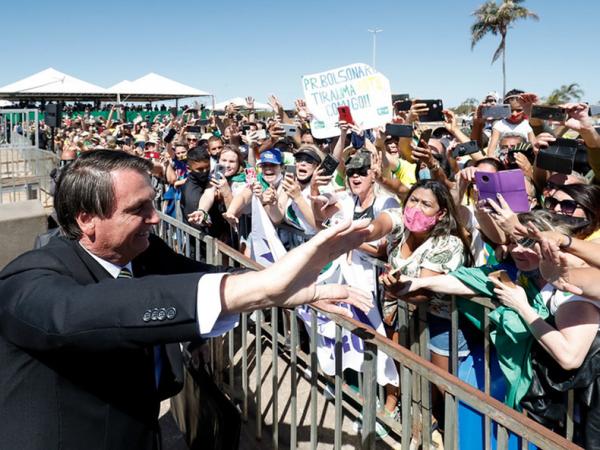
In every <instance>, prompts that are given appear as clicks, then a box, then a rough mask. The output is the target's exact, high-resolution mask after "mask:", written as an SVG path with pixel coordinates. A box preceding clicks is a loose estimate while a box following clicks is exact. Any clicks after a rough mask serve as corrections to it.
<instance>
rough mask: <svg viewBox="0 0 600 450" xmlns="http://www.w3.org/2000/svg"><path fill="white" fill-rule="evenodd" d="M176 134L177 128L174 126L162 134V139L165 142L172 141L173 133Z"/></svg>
mask: <svg viewBox="0 0 600 450" xmlns="http://www.w3.org/2000/svg"><path fill="white" fill-rule="evenodd" d="M176 134H177V130H176V129H175V128H169V129H168V130H167V131H166V132H165V133H164V135H163V141H164V142H165V143H166V144H169V143H171V142H173V139H174V138H175V135H176Z"/></svg>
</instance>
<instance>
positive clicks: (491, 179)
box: [475, 169, 529, 212]
mask: <svg viewBox="0 0 600 450" xmlns="http://www.w3.org/2000/svg"><path fill="white" fill-rule="evenodd" d="M475 184H476V185H477V189H478V190H479V199H480V200H487V199H488V198H491V199H492V200H494V201H495V202H496V203H498V197H497V194H502V196H503V197H504V200H506V203H508V206H510V209H512V210H513V211H514V212H528V211H529V197H528V196H527V189H526V188H525V175H523V172H522V171H521V170H520V169H514V170H503V171H501V172H497V173H493V172H475Z"/></svg>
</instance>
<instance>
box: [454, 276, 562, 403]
mask: <svg viewBox="0 0 600 450" xmlns="http://www.w3.org/2000/svg"><path fill="white" fill-rule="evenodd" d="M499 268H500V267H499V266H483V267H472V268H469V267H461V268H459V269H458V270H456V271H454V272H450V274H449V275H452V276H453V277H456V278H457V279H458V280H460V282H461V283H463V284H464V285H465V286H468V287H469V288H471V289H472V290H473V291H475V292H476V293H477V295H480V296H483V297H489V298H495V294H494V285H493V284H492V283H491V282H490V281H489V279H488V277H487V276H488V274H490V273H491V272H494V271H495V270H498V269H499ZM517 284H519V285H521V287H523V289H525V293H526V294H527V298H528V299H529V303H530V304H531V306H532V307H533V309H534V310H535V311H536V312H537V313H538V314H539V316H540V317H541V318H542V319H546V318H547V317H548V316H549V314H550V313H549V311H548V308H547V307H546V305H545V303H544V301H543V299H542V296H541V294H540V291H539V289H538V288H537V287H536V286H535V284H534V283H533V281H532V280H531V279H529V278H527V277H526V276H524V275H523V274H520V273H519V274H517ZM456 305H457V307H458V310H459V311H460V312H461V313H463V314H464V315H465V316H466V317H467V318H469V320H470V321H471V322H473V324H474V325H475V326H476V327H477V328H478V329H479V330H482V331H483V314H484V312H485V309H484V307H483V306H481V305H478V304H476V303H473V302H471V301H469V300H468V299H465V298H458V299H457V301H456ZM488 317H489V320H490V340H491V341H492V343H493V344H494V345H495V346H496V349H497V352H496V354H497V355H498V362H499V363H500V368H501V369H502V373H503V374H504V377H505V378H506V380H507V384H508V386H507V390H506V398H505V400H504V403H506V405H508V406H510V407H511V408H515V409H517V410H519V411H520V410H521V407H520V405H519V403H520V401H521V399H522V398H523V397H524V396H525V394H526V393H527V391H528V390H529V387H530V385H531V380H532V376H533V368H532V364H531V345H532V344H533V340H534V339H535V338H534V337H533V335H532V334H531V332H530V331H529V327H528V326H527V324H526V323H525V322H524V321H523V319H522V318H521V316H520V315H519V314H518V313H517V312H516V311H515V310H513V309H511V308H508V307H506V306H498V307H497V308H496V309H495V310H493V311H491V312H490V313H489V316H488Z"/></svg>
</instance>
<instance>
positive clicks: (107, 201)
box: [54, 150, 152, 239]
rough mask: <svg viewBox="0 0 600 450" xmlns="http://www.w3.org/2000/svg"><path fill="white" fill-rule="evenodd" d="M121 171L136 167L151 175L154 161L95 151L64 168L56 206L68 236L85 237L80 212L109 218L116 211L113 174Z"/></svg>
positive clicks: (128, 155)
mask: <svg viewBox="0 0 600 450" xmlns="http://www.w3.org/2000/svg"><path fill="white" fill-rule="evenodd" d="M117 170H135V171H137V172H139V173H140V174H143V175H146V176H149V172H150V170H152V163H151V162H150V161H148V160H146V159H143V158H139V157H138V156H134V155H130V154H129V153H125V152H122V151H118V150H93V151H90V152H87V153H84V154H82V155H81V156H80V157H79V158H77V159H76V160H75V161H74V162H73V163H71V164H70V165H69V166H68V167H66V168H65V169H64V170H63V172H62V174H61V176H60V178H59V179H58V183H57V185H56V192H55V194H54V209H55V210H56V216H57V219H58V223H59V225H60V226H61V228H62V230H63V232H64V234H65V235H66V236H67V237H69V238H71V239H79V238H80V237H81V234H82V233H81V229H80V228H79V225H78V224H77V216H78V215H79V214H80V213H82V212H86V213H88V214H92V215H95V216H98V217H101V218H106V217H110V216H111V214H112V213H113V212H114V210H115V206H116V201H115V200H116V199H115V192H114V187H113V179H112V176H111V173H112V172H115V171H117Z"/></svg>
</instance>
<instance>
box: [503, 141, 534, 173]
mask: <svg viewBox="0 0 600 450" xmlns="http://www.w3.org/2000/svg"><path fill="white" fill-rule="evenodd" d="M517 153H523V154H524V155H525V156H526V157H527V159H528V160H529V162H530V163H532V164H533V162H534V161H535V155H534V153H533V147H532V146H531V144H528V143H523V144H520V145H517V146H516V147H515V148H512V149H510V150H509V151H508V153H507V155H506V158H507V160H508V168H509V169H518V168H519V166H518V164H517V160H516V158H515V155H516V154H517Z"/></svg>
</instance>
